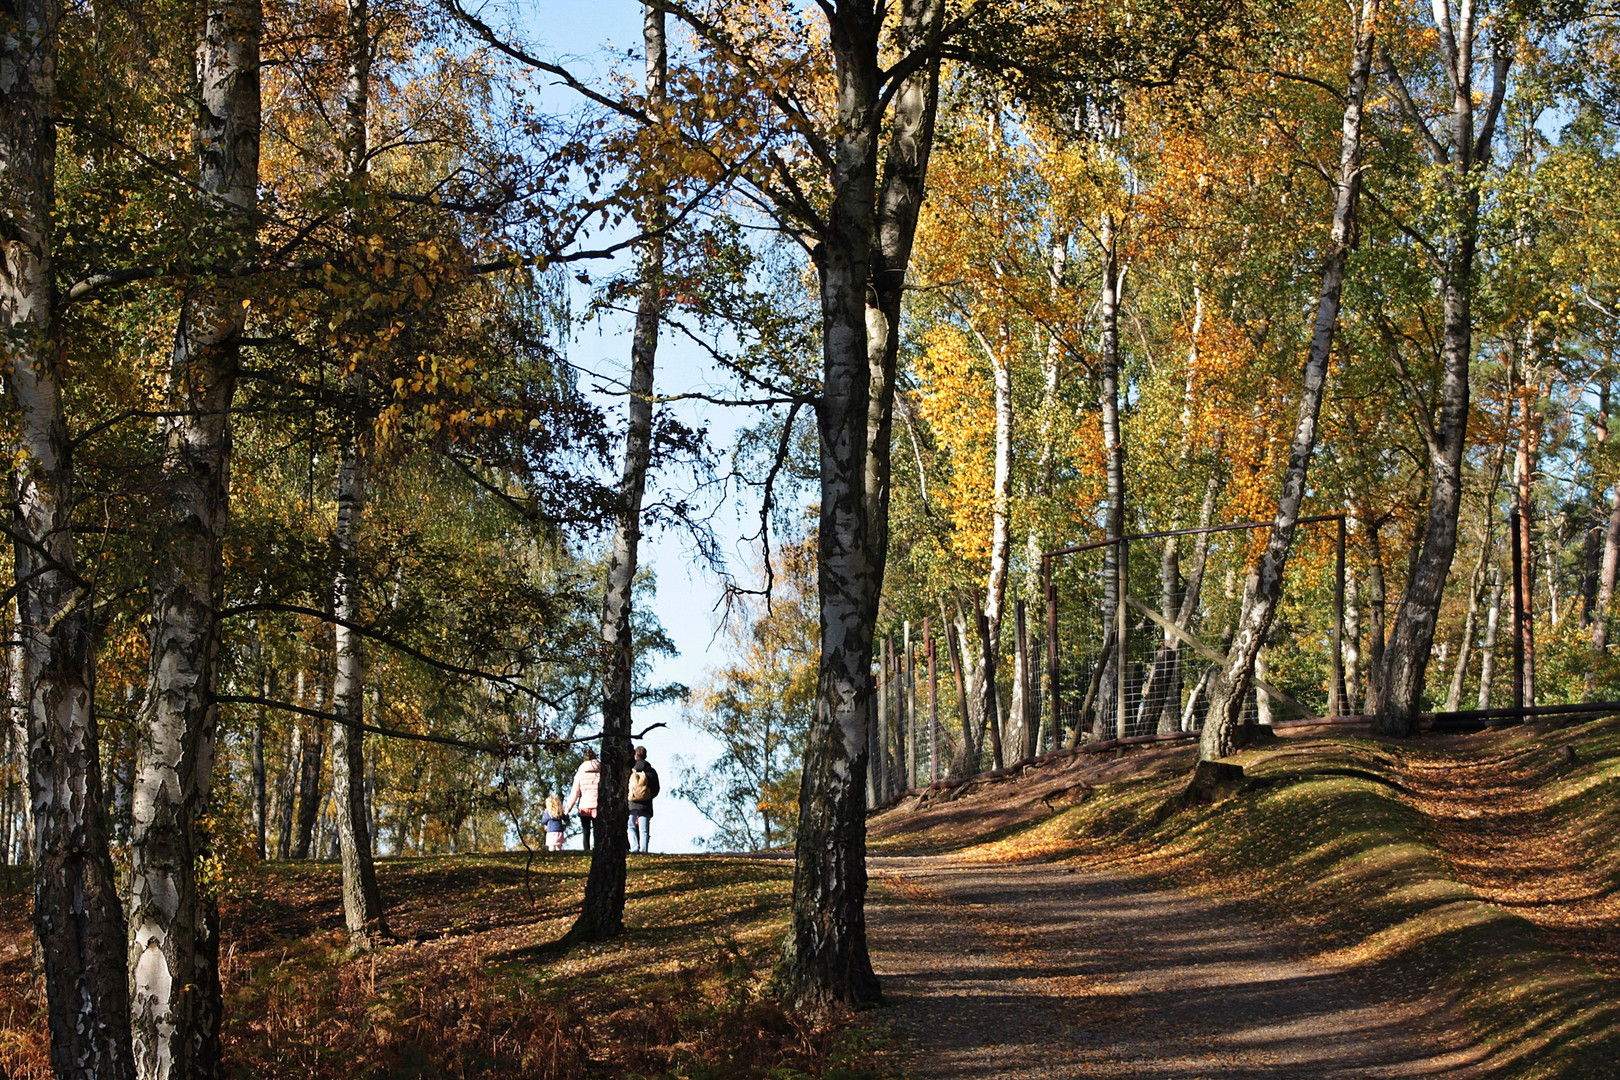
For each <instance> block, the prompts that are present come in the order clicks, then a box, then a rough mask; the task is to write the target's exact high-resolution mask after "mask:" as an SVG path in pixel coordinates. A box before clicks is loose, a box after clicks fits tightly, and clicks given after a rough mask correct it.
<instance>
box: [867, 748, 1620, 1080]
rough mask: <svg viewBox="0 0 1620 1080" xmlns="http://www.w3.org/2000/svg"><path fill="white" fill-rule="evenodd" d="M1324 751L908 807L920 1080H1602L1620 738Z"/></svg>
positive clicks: (1615, 962)
mask: <svg viewBox="0 0 1620 1080" xmlns="http://www.w3.org/2000/svg"><path fill="white" fill-rule="evenodd" d="M1321 732H1322V729H1315V731H1314V732H1313V731H1312V729H1303V730H1300V731H1297V732H1295V733H1291V734H1288V735H1286V736H1285V737H1282V738H1278V739H1274V740H1268V741H1266V742H1264V743H1262V744H1260V745H1258V746H1256V747H1255V748H1253V749H1251V750H1249V751H1246V752H1245V753H1243V754H1242V755H1240V756H1239V757H1238V758H1236V759H1235V760H1237V761H1239V762H1240V763H1241V764H1242V765H1243V766H1244V770H1245V780H1244V782H1243V784H1242V785H1241V787H1240V789H1239V790H1237V791H1236V792H1234V793H1233V794H1232V797H1230V798H1228V799H1226V800H1224V801H1222V802H1219V803H1217V804H1215V805H1213V806H1202V807H1192V808H1179V807H1178V806H1177V804H1176V803H1175V802H1174V801H1173V798H1174V796H1175V795H1176V794H1177V793H1178V791H1179V790H1180V789H1181V787H1182V786H1183V785H1184V783H1185V778H1186V776H1187V774H1188V772H1189V771H1190V768H1191V763H1192V755H1193V751H1192V749H1191V748H1190V747H1184V746H1171V747H1166V746H1162V745H1161V746H1156V747H1147V748H1136V749H1127V750H1120V751H1115V752H1112V753H1108V754H1103V755H1085V756H1079V757H1073V758H1068V759H1064V760H1060V761H1058V762H1054V763H1051V764H1049V765H1046V766H1044V767H1041V768H1035V769H1029V770H1026V771H1025V773H1024V774H1023V775H1022V776H1020V777H1017V778H1011V779H1005V780H987V781H978V782H975V783H972V784H969V785H967V786H966V787H959V788H956V789H953V790H950V791H946V792H934V793H931V794H926V795H923V796H920V797H919V796H912V797H910V798H908V799H906V800H904V801H903V802H902V803H901V804H900V805H898V806H897V807H895V808H894V809H891V810H889V811H888V812H886V813H884V814H881V815H878V816H876V817H875V818H874V819H873V820H872V822H871V824H870V828H869V836H870V840H869V848H870V850H871V851H872V853H873V855H874V858H873V859H872V862H871V865H872V870H873V882H874V887H875V888H874V902H873V904H872V907H871V925H872V939H873V942H874V953H875V957H876V961H877V963H878V966H879V970H880V972H883V973H885V974H886V975H887V976H888V978H887V980H886V982H885V986H886V992H887V993H888V994H889V996H890V998H891V1002H892V1003H893V1005H894V1006H895V1007H894V1009H893V1010H892V1015H893V1016H894V1018H895V1020H896V1023H897V1026H898V1027H899V1028H900V1030H901V1031H902V1033H903V1034H905V1035H906V1036H907V1037H908V1038H909V1039H910V1041H911V1054H910V1057H909V1061H908V1065H907V1071H908V1074H909V1075H911V1076H914V1077H916V1078H918V1080H925V1078H929V1077H961V1078H969V1077H992V1076H996V1077H1042V1078H1045V1077H1054V1078H1057V1077H1062V1078H1068V1077H1110V1076H1124V1075H1148V1076H1155V1077H1166V1078H1189V1080H1190V1078H1193V1077H1222V1078H1226V1077H1279V1078H1281V1077H1335V1076H1338V1077H1397V1076H1443V1077H1456V1078H1463V1077H1512V1078H1515V1080H1517V1078H1521V1077H1523V1078H1533V1077H1558V1078H1566V1077H1567V1078H1575V1077H1595V1076H1610V1075H1615V1066H1614V1061H1615V1060H1616V1056H1617V1053H1620V1024H1617V1023H1616V1022H1617V1021H1620V1006H1617V1005H1616V1002H1617V1001H1620V995H1617V994H1616V991H1617V990H1620V920H1617V919H1616V915H1617V914H1620V839H1617V838H1620V831H1617V829H1616V826H1617V825H1620V721H1606V722H1603V723H1595V724H1588V725H1582V726H1577V727H1568V728H1560V727H1556V726H1552V725H1530V726H1525V727H1520V728H1514V729H1510V730H1506V731H1499V732H1487V733H1481V734H1478V735H1471V736H1424V737H1421V738H1418V739H1415V740H1408V741H1402V742H1396V741H1386V740H1376V739H1373V738H1370V737H1368V736H1366V735H1364V734H1355V733H1351V732H1345V731H1344V730H1343V729H1339V730H1337V731H1334V732H1331V733H1327V734H1323V733H1321Z"/></svg>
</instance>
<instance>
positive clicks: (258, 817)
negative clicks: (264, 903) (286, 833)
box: [253, 671, 276, 862]
mask: <svg viewBox="0 0 1620 1080" xmlns="http://www.w3.org/2000/svg"><path fill="white" fill-rule="evenodd" d="M261 685H262V689H263V691H264V696H265V697H266V698H271V696H272V695H273V694H274V693H275V689H276V684H275V678H274V675H273V673H271V672H269V671H266V672H265V678H264V682H263V683H262V684H261ZM264 729H265V716H264V712H263V710H261V711H260V712H259V715H257V716H255V717H254V718H253V837H254V840H255V848H256V850H257V851H258V853H259V861H260V862H263V861H264V860H265V859H267V858H268V857H269V854H270V847H269V841H270V789H269V786H268V782H267V781H268V778H267V777H266V776H265V769H264Z"/></svg>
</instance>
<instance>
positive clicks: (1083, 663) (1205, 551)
mask: <svg viewBox="0 0 1620 1080" xmlns="http://www.w3.org/2000/svg"><path fill="white" fill-rule="evenodd" d="M1269 525H1270V523H1269V522H1242V523H1237V524H1235V525H1227V526H1218V527H1215V528H1212V529H1207V530H1197V529H1189V530H1176V531H1175V532H1166V533H1145V534H1137V535H1135V536H1131V537H1127V538H1125V539H1124V540H1122V541H1117V542H1112V543H1108V542H1104V543H1096V544H1086V545H1078V546H1076V547H1073V548H1069V549H1062V550H1059V551H1057V552H1053V553H1051V554H1050V555H1049V556H1048V557H1047V561H1046V567H1045V572H1046V577H1047V582H1048V585H1047V593H1046V602H1047V618H1048V623H1049V636H1050V637H1051V639H1052V640H1054V641H1055V642H1056V644H1057V648H1056V649H1055V650H1053V651H1052V652H1051V653H1049V654H1048V657H1047V664H1048V672H1047V692H1048V696H1049V697H1050V698H1051V701H1052V703H1055V706H1056V714H1057V715H1058V716H1059V717H1060V718H1061V722H1060V725H1059V726H1060V727H1061V729H1062V730H1063V731H1065V732H1066V733H1067V735H1068V738H1069V740H1070V741H1071V742H1075V741H1084V740H1087V739H1093V740H1096V739H1109V738H1128V737H1132V736H1138V735H1152V734H1170V733H1174V732H1190V731H1197V730H1199V729H1200V728H1201V727H1202V725H1203V720H1204V716H1205V714H1206V713H1207V711H1208V708H1209V700H1210V693H1211V690H1212V689H1213V684H1214V682H1215V680H1216V678H1217V677H1218V675H1219V672H1220V668H1221V666H1222V665H1223V663H1224V659H1225V656H1226V652H1227V650H1228V649H1229V648H1230V646H1231V638H1232V634H1233V632H1234V630H1235V628H1236V626H1237V620H1238V615H1239V612H1240V611H1241V608H1242V603H1243V589H1244V586H1245V584H1246V575H1247V568H1248V567H1249V566H1251V565H1253V563H1254V561H1255V557H1256V556H1257V554H1258V549H1259V545H1261V544H1263V543H1264V541H1265V537H1266V533H1265V531H1264V530H1265V529H1266V528H1267V527H1269ZM1300 525H1301V526H1302V527H1301V529H1300V532H1299V534H1298V535H1297V537H1296V541H1295V546H1294V550H1293V553H1292V556H1291V558H1290V562H1289V566H1288V573H1287V575H1286V581H1285V590H1284V595H1283V601H1282V603H1281V605H1280V606H1279V609H1278V613H1277V618H1276V620H1275V621H1274V623H1273V626H1272V630H1271V633H1270V634H1269V635H1268V637H1267V640H1266V642H1265V644H1264V646H1263V647H1262V649H1261V651H1260V655H1259V659H1258V661H1257V663H1256V665H1255V680H1256V686H1255V688H1254V689H1253V690H1252V691H1251V692H1250V694H1249V696H1248V700H1247V702H1246V704H1245V706H1244V708H1245V710H1246V719H1248V720H1249V721H1251V722H1257V723H1262V724H1264V723H1270V722H1272V720H1273V719H1293V718H1298V717H1300V716H1321V715H1326V714H1328V713H1332V712H1339V711H1341V709H1342V705H1341V703H1342V701H1343V699H1344V688H1343V679H1342V661H1341V659H1340V657H1341V648H1340V646H1341V642H1342V626H1343V589H1344V584H1343V582H1344V571H1343V563H1344V560H1343V535H1342V531H1343V518H1342V517H1339V516H1337V515H1330V516H1323V517H1316V518H1307V519H1304V520H1302V521H1301V522H1300Z"/></svg>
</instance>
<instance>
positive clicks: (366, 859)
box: [332, 0, 388, 950]
mask: <svg viewBox="0 0 1620 1080" xmlns="http://www.w3.org/2000/svg"><path fill="white" fill-rule="evenodd" d="M364 3H365V0H350V2H349V10H350V13H351V19H352V18H353V12H354V9H355V8H356V7H357V6H359V7H361V10H362V15H361V17H360V21H361V24H362V26H363V25H364V24H365V17H364V14H363V11H364V7H363V5H364ZM351 25H352V24H351ZM365 47H366V48H367V50H368V51H369V48H370V44H369V34H367V36H366V45H365ZM351 383H352V384H355V385H357V386H358V388H359V390H360V392H361V394H363V393H364V379H352V380H351ZM355 423H356V425H357V426H358V424H359V423H361V421H359V420H356V421H355ZM360 440H361V436H360V434H359V432H358V431H356V432H351V433H350V435H349V436H348V438H347V441H346V442H345V444H344V447H343V459H342V463H341V465H340V466H339V469H338V485H337V505H338V519H337V532H336V534H335V536H334V538H333V539H334V546H335V547H336V548H337V581H336V588H335V589H334V590H333V598H332V599H333V605H332V606H333V611H334V613H335V614H336V615H337V617H338V618H339V619H341V620H344V622H339V623H337V624H335V625H334V626H333V629H332V635H333V639H334V642H335V645H336V648H335V654H336V655H335V663H334V664H333V678H332V711H333V712H334V713H335V714H336V715H337V716H338V717H339V720H338V721H337V722H336V723H334V724H333V725H332V801H333V802H334V803H335V804H336V813H337V835H338V858H339V860H340V862H341V864H342V875H343V922H344V926H345V927H346V928H347V929H348V931H349V944H350V947H351V948H352V949H358V950H364V949H367V948H370V946H371V944H372V938H373V935H377V936H382V937H386V936H387V935H388V922H387V917H386V915H385V913H384V910H383V904H382V891H381V890H380V889H379V888H378V886H377V867H376V863H375V861H374V860H373V857H372V839H371V815H370V814H369V813H368V812H367V810H366V786H365V776H366V771H365V769H366V766H365V751H364V743H363V741H362V740H363V738H364V734H365V733H364V731H363V729H361V728H360V727H359V726H358V725H359V724H360V722H361V721H362V720H364V719H365V715H364V713H365V680H366V659H365V650H364V645H363V642H362V641H361V638H360V635H359V634H357V633H355V632H354V630H353V629H351V628H350V626H348V625H345V622H346V623H359V622H360V621H361V615H362V613H361V611H360V534H361V527H362V525H361V523H362V520H363V517H364V514H365V500H366V475H365V471H366V460H365V454H364V448H363V446H362V444H361V441H360Z"/></svg>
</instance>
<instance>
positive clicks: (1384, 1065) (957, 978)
mask: <svg viewBox="0 0 1620 1080" xmlns="http://www.w3.org/2000/svg"><path fill="white" fill-rule="evenodd" d="M870 867H871V871H872V875H873V884H874V890H873V896H872V901H871V902H870V903H869V904H868V908H867V920H868V925H869V928H870V932H871V941H872V946H873V949H874V956H873V961H874V963H875V964H876V965H877V970H878V972H879V974H880V975H882V976H883V979H884V993H885V994H886V995H887V996H888V999H889V1002H890V1004H891V1005H892V1006H893V1008H892V1010H891V1015H892V1018H893V1020H894V1022H895V1023H896V1024H897V1025H898V1027H899V1028H900V1029H901V1031H902V1032H903V1033H904V1034H905V1035H906V1036H908V1037H909V1039H910V1040H911V1041H912V1042H913V1043H914V1044H915V1045H916V1047H917V1048H918V1049H917V1054H916V1058H915V1061H914V1063H913V1065H912V1067H911V1070H910V1075H912V1076H913V1077H916V1078H917V1080H931V1078H941V1080H944V1078H951V1080H978V1078H985V1080H989V1078H992V1077H994V1078H1006V1080H1021V1078H1041V1080H1049V1078H1050V1080H1058V1078H1062V1080H1068V1078H1078V1077H1126V1076H1129V1077H1136V1078H1153V1080H1195V1078H1209V1080H1214V1078H1221V1080H1229V1078H1237V1077H1266V1078H1284V1077H1290V1078H1292V1077H1297V1078H1300V1080H1306V1078H1310V1080H1326V1078H1345V1080H1349V1078H1352V1077H1354V1078H1384V1077H1417V1076H1422V1077H1444V1078H1451V1080H1464V1078H1468V1080H1472V1078H1475V1077H1485V1076H1488V1075H1489V1072H1488V1070H1486V1069H1484V1068H1483V1067H1482V1066H1480V1065H1479V1064H1478V1058H1479V1056H1480V1054H1479V1052H1478V1051H1477V1050H1475V1049H1473V1048H1471V1047H1470V1046H1469V1045H1468V1043H1467V1041H1466V1039H1465V1038H1464V1037H1463V1035H1462V1034H1461V1032H1462V1025H1461V1022H1460V1021H1459V1020H1457V1018H1456V1017H1455V1016H1454V1015H1453V1014H1452V1013H1451V1012H1450V1011H1449V1010H1448V1009H1447V1008H1446V1007H1445V1006H1444V1005H1443V1004H1441V1003H1439V1002H1437V1001H1436V1000H1434V999H1433V998H1432V997H1428V996H1425V993H1424V991H1423V989H1422V988H1421V987H1420V986H1416V985H1413V983H1415V982H1416V980H1415V979H1412V978H1411V977H1410V976H1407V977H1404V978H1403V977H1400V976H1398V975H1395V974H1393V973H1391V972H1389V971H1381V972H1378V973H1372V972H1364V971H1347V970H1343V969H1338V968H1330V967H1326V966H1323V965H1321V964H1318V963H1314V962H1312V961H1311V960H1309V959H1307V958H1306V955H1305V950H1304V949H1303V948H1301V947H1300V946H1299V945H1298V944H1297V943H1295V942H1292V941H1290V940H1289V931H1288V929H1287V928H1286V927H1284V926H1283V925H1280V924H1277V925H1273V924H1266V923H1262V922H1259V921H1257V920H1256V919H1255V918H1254V917H1253V915H1252V914H1250V913H1247V912H1244V911H1240V910H1238V909H1236V908H1232V907H1226V906H1223V905H1219V904H1215V903H1212V902H1211V901H1209V900H1206V899H1200V898H1197V897H1193V896H1191V895H1187V894H1183V893H1178V892H1166V891H1162V890H1156V889H1153V888H1150V887H1148V886H1146V885H1144V884H1142V883H1140V882H1136V881H1133V880H1131V879H1129V878H1126V877H1121V876H1117V875H1113V874H1103V873H1094V872H1088V871H1075V870H1071V869H1069V868H1066V867H1064V866H1062V865H1060V864H1034V865H1012V866H1009V865H1002V864H988V865H987V864H982V863H978V864H970V863H961V862H954V861H952V860H950V859H949V858H948V857H943V856H942V857H926V858H902V857H887V858H874V859H872V860H871V861H870ZM1402 983H1404V984H1405V985H1402Z"/></svg>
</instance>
